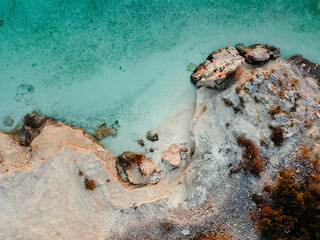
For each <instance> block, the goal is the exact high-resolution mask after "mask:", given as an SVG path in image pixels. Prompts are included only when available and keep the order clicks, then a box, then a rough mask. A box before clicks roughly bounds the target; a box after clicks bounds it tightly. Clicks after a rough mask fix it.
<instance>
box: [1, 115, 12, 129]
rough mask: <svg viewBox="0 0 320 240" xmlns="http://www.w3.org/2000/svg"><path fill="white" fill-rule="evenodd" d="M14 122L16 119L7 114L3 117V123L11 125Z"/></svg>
mask: <svg viewBox="0 0 320 240" xmlns="http://www.w3.org/2000/svg"><path fill="white" fill-rule="evenodd" d="M13 122H14V120H13V119H12V118H11V117H10V116H5V117H4V118H3V125H5V126H8V127H10V126H12V124H13Z"/></svg>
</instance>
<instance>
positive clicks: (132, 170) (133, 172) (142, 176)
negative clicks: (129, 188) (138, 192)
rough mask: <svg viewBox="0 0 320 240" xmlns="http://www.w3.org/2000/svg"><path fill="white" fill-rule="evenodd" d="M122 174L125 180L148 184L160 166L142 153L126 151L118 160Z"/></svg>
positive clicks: (135, 183)
mask: <svg viewBox="0 0 320 240" xmlns="http://www.w3.org/2000/svg"><path fill="white" fill-rule="evenodd" d="M117 165H118V168H119V171H120V174H121V173H122V174H123V173H125V176H123V175H122V179H123V180H124V181H128V182H129V183H130V184H133V185H147V184H148V183H149V180H150V177H151V175H152V174H153V173H154V172H160V168H159V167H158V166H157V165H156V164H155V163H154V162H153V161H152V160H150V159H148V158H147V157H146V156H145V155H144V154H142V153H133V152H124V153H122V154H121V155H120V156H119V157H118V162H117Z"/></svg>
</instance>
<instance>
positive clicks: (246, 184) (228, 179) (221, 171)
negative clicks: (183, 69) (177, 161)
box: [186, 59, 320, 239]
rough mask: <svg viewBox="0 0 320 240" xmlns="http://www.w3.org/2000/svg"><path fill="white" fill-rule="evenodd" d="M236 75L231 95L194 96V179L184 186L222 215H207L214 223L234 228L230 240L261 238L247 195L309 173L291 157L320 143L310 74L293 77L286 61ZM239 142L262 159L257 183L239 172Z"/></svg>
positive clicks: (203, 92) (204, 92)
mask: <svg viewBox="0 0 320 240" xmlns="http://www.w3.org/2000/svg"><path fill="white" fill-rule="evenodd" d="M309 66H311V64H309ZM241 69H242V71H243V72H242V74H241V77H240V78H239V79H238V81H236V82H235V83H234V84H233V85H232V86H231V87H230V88H228V89H226V90H224V91H220V92H218V93H217V91H214V90H212V89H209V88H206V87H201V88H200V89H199V90H198V91H197V107H196V111H195V116H194V120H193V124H194V125H193V126H194V127H193V128H192V133H193V139H194V148H195V151H194V155H193V165H192V168H190V169H189V170H188V172H187V175H188V176H191V175H193V177H190V179H188V178H187V179H186V181H190V184H194V186H195V187H194V189H196V192H197V197H196V199H195V200H194V201H195V202H199V201H200V202H201V201H208V199H210V200H209V201H210V202H211V203H212V204H213V205H214V206H215V208H216V209H217V211H218V212H220V211H223V214H215V213H214V214H213V216H215V217H216V218H215V219H214V220H213V221H214V222H215V223H220V224H222V225H224V226H235V227H231V228H232V230H231V231H232V233H233V236H236V239H260V238H259V236H258V235H257V234H256V233H255V231H256V230H255V227H254V224H253V223H252V222H251V223H250V222H249V221H248V216H249V215H250V210H249V209H251V208H255V207H256V205H255V203H254V202H253V201H252V200H251V199H250V197H248V196H250V195H251V194H252V193H256V194H263V189H262V188H263V186H264V185H266V184H269V183H270V182H272V181H273V180H274V179H275V178H276V176H277V173H278V171H279V170H282V169H286V168H287V169H294V170H297V169H299V171H301V172H303V171H307V168H308V167H307V168H306V167H304V166H303V164H301V162H299V160H297V159H298V157H297V156H298V152H299V148H300V147H301V145H302V144H305V145H308V146H311V147H312V148H315V145H316V144H317V143H318V142H319V140H320V138H319V136H320V135H319V134H320V119H319V118H318V117H317V116H316V113H317V112H319V110H320V101H319V100H320V98H319V89H318V88H317V87H314V86H316V82H317V81H318V80H317V78H316V77H311V76H314V75H311V74H309V75H308V76H309V77H308V78H305V77H303V76H304V70H306V71H308V72H310V70H308V69H310V68H307V67H306V66H305V68H304V69H303V68H300V70H298V69H297V68H296V67H295V66H294V65H292V64H291V63H290V61H288V60H286V59H276V60H270V61H269V62H268V63H266V64H264V65H263V66H261V67H257V68H254V69H252V67H251V66H249V65H248V64H244V65H243V66H241ZM237 89H241V91H239V90H238V91H237ZM223 99H226V100H227V101H228V103H230V104H225V101H224V100H223ZM241 103H243V104H242V105H241ZM233 107H238V108H239V111H234V109H233ZM278 107H279V108H278ZM272 109H277V111H272ZM279 109H280V111H279ZM272 113H273V114H272ZM239 136H244V137H245V138H246V139H249V140H250V141H252V143H253V144H254V145H255V146H256V149H257V151H259V152H260V156H261V158H262V159H263V161H264V162H263V164H266V166H267V167H266V168H264V170H263V171H262V172H261V175H260V176H261V177H257V176H254V174H252V173H250V170H249V171H246V170H243V169H245V168H244V166H243V164H245V162H244V161H243V156H244V154H245V153H244V150H243V149H241V148H240V147H239V145H238V144H237V141H236V139H237V138H238V137H239ZM248 154H250V153H246V156H251V155H248ZM261 158H259V160H260V161H261ZM204 166H205V167H204ZM302 169H304V170H302ZM191 179H193V181H197V182H198V184H195V183H193V181H192V180H191ZM240 206H241V207H240ZM218 209H219V210H218ZM239 226H242V227H241V230H240V229H239V228H238V227H239Z"/></svg>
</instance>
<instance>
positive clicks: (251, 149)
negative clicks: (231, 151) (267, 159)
mask: <svg viewBox="0 0 320 240" xmlns="http://www.w3.org/2000/svg"><path fill="white" fill-rule="evenodd" d="M237 143H238V145H239V146H241V147H242V148H243V149H244V150H243V154H242V163H241V166H242V168H243V170H245V171H249V172H250V173H251V174H253V175H255V176H259V175H260V173H261V172H262V170H263V159H262V157H261V156H260V153H259V149H258V147H257V146H256V145H255V144H254V143H253V142H252V141H251V140H249V139H247V138H245V137H244V136H239V137H237Z"/></svg>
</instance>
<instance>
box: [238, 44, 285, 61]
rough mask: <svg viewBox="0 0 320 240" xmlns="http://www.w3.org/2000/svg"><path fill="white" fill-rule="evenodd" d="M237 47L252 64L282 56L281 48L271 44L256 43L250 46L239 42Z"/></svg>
mask: <svg viewBox="0 0 320 240" xmlns="http://www.w3.org/2000/svg"><path fill="white" fill-rule="evenodd" d="M236 48H237V50H238V51H239V53H240V54H241V56H243V57H245V58H246V61H247V62H248V63H252V64H256V63H261V62H262V63H263V62H265V61H267V60H269V59H275V58H278V57H279V56H280V48H277V47H275V46H272V45H270V44H266V45H261V44H255V45H251V46H249V47H247V46H244V45H243V44H237V46H236Z"/></svg>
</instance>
